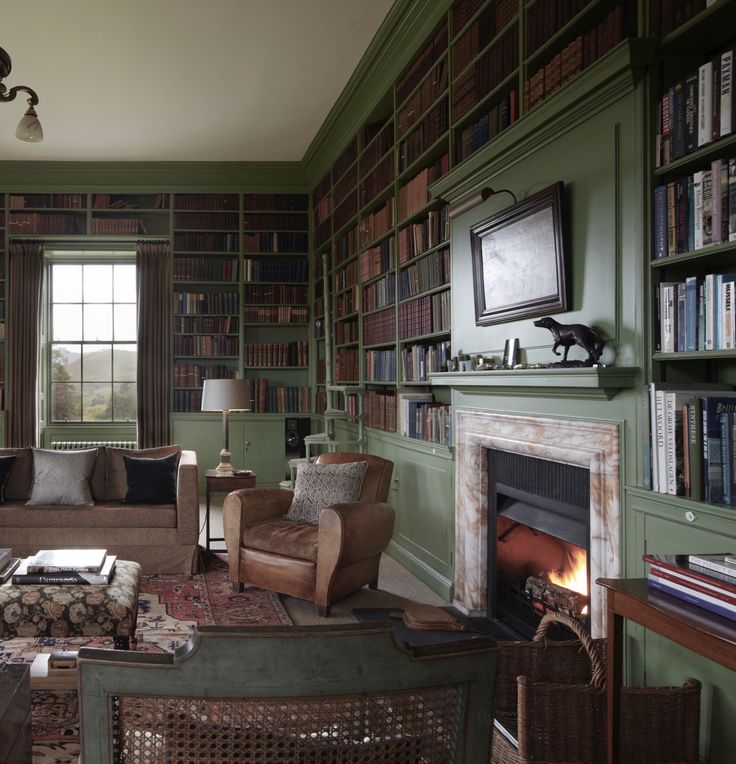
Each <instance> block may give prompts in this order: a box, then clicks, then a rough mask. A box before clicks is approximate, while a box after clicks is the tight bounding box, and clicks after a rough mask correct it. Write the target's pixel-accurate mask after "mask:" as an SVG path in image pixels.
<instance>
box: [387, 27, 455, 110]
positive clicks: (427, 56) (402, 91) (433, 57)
mask: <svg viewBox="0 0 736 764" xmlns="http://www.w3.org/2000/svg"><path fill="white" fill-rule="evenodd" d="M446 50H447V25H446V24H443V25H442V26H441V27H440V28H439V29H438V30H437V33H436V34H435V36H434V37H433V38H432V39H431V40H430V41H429V42H428V43H427V45H425V47H424V48H423V49H422V50H421V51H420V52H419V53H418V55H417V56H416V57H415V58H414V60H413V61H412V63H411V64H410V65H409V67H408V68H407V69H406V71H405V72H404V73H403V74H402V75H401V77H400V78H399V79H398V81H397V82H396V89H395V92H396V103H397V104H402V103H403V102H404V101H405V100H406V98H407V97H408V96H409V94H410V93H411V92H412V90H414V88H415V87H416V86H417V85H418V84H419V83H420V82H421V81H422V80H423V79H424V76H425V75H426V74H427V72H429V71H430V69H432V67H433V66H434V64H435V63H436V62H437V61H438V60H439V59H440V57H441V56H442V54H443V53H444V52H445V51H446Z"/></svg>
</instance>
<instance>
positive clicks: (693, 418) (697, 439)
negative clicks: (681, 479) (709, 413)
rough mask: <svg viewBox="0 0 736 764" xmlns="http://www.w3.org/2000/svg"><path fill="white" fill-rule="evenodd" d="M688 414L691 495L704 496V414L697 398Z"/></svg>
mask: <svg viewBox="0 0 736 764" xmlns="http://www.w3.org/2000/svg"><path fill="white" fill-rule="evenodd" d="M687 416H688V430H687V432H688V449H689V454H688V462H689V466H690V497H691V498H693V499H698V500H702V498H703V433H702V424H701V423H702V419H703V418H702V415H701V413H700V405H699V402H698V401H697V399H695V400H693V401H691V402H690V403H689V404H688V407H687Z"/></svg>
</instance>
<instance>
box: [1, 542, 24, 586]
mask: <svg viewBox="0 0 736 764" xmlns="http://www.w3.org/2000/svg"><path fill="white" fill-rule="evenodd" d="M18 565H20V557H13V550H12V549H10V548H9V547H0V584H4V583H5V582H6V581H7V580H8V579H9V578H10V576H12V575H13V571H14V570H15V569H16V568H17V567H18Z"/></svg>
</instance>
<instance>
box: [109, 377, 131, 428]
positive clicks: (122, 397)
mask: <svg viewBox="0 0 736 764" xmlns="http://www.w3.org/2000/svg"><path fill="white" fill-rule="evenodd" d="M112 408H113V418H114V420H115V421H116V422H127V421H132V422H135V419H136V415H137V410H136V386H135V382H121V383H116V384H114V385H113V386H112Z"/></svg>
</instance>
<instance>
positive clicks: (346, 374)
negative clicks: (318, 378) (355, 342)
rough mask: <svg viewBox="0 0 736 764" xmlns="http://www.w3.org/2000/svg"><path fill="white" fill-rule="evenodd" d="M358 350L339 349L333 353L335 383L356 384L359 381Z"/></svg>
mask: <svg viewBox="0 0 736 764" xmlns="http://www.w3.org/2000/svg"><path fill="white" fill-rule="evenodd" d="M358 364H359V359H358V349H357V348H339V349H338V351H337V353H335V381H336V382H356V381H357V380H358V379H360V370H359V368H358Z"/></svg>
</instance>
